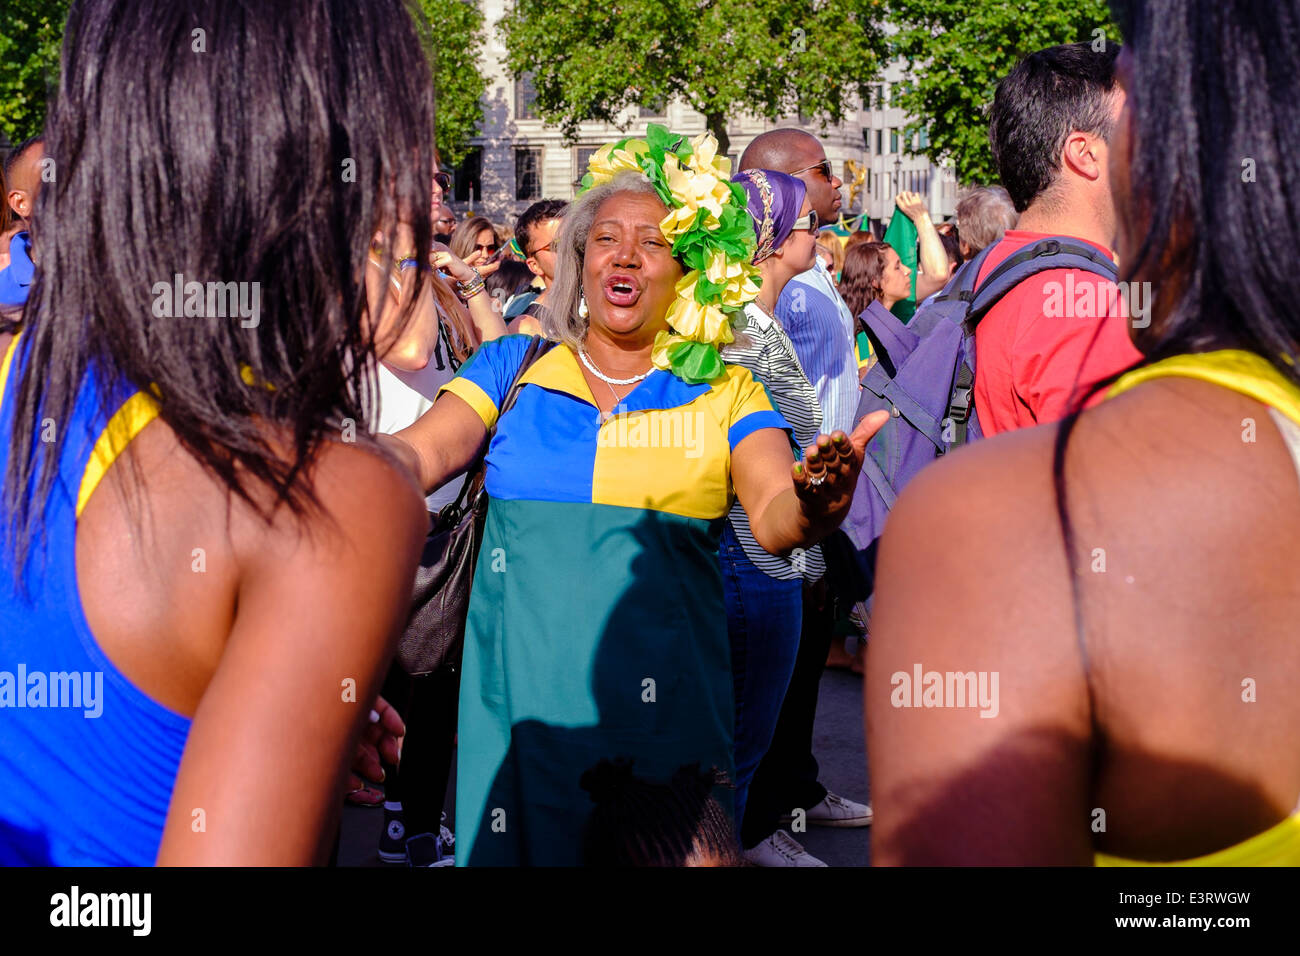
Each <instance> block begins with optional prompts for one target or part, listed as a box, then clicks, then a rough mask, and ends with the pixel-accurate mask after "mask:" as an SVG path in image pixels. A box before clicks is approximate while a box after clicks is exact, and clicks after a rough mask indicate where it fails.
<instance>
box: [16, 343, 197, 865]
mask: <svg viewBox="0 0 1300 956" xmlns="http://www.w3.org/2000/svg"><path fill="white" fill-rule="evenodd" d="M18 344H19V343H18V342H17V341H15V343H14V347H12V348H10V349H9V353H8V354H7V355H5V356H4V357H3V364H2V365H0V475H3V474H4V470H5V469H6V468H7V467H8V457H9V443H10V437H11V434H12V431H13V416H14V404H15V395H16V388H17V382H18V379H19V378H20V368H21V363H22V362H23V361H24V357H23V356H21V355H20V354H19V353H20V351H21V350H20V348H19V347H18ZM119 393H120V401H118V400H116V399H115V400H114V402H113V403H112V405H113V407H112V408H110V409H109V410H108V412H107V413H105V410H104V409H103V408H101V407H100V403H99V401H98V399H97V395H96V388H95V376H94V374H93V373H92V374H89V375H87V377H86V381H85V382H84V383H83V387H82V389H81V392H80V394H79V396H78V399H77V402H76V406H75V409H74V411H73V414H72V417H71V419H70V421H69V422H68V424H67V427H66V428H65V429H64V432H65V433H64V434H63V435H62V436H57V435H52V436H51V437H52V439H54V440H59V443H60V446H61V456H60V464H59V476H58V479H57V480H56V481H55V483H54V486H53V488H52V490H51V494H50V496H49V498H48V500H47V501H46V504H45V513H44V522H43V531H44V534H43V536H42V537H39V538H37V539H36V540H35V541H33V543H32V546H31V549H30V551H29V555H30V557H29V560H28V562H27V564H26V567H25V568H24V573H23V580H24V582H25V594H24V593H21V592H20V591H19V589H18V588H17V587H16V585H15V580H14V577H15V576H14V560H13V556H12V555H11V554H10V553H9V549H8V548H7V547H4V545H3V541H0V865H15V864H28V865H46V866H48V865H54V866H67V865H74V866H77V865H82V866H84V865H100V864H102V865H115V866H152V865H153V863H154V860H155V858H156V857H157V854H158V845H159V843H160V842H161V840H162V831H163V824H164V823H165V821H166V819H167V809H168V805H169V804H170V802H171V794H172V788H173V786H174V785H175V782H176V771H177V768H178V767H179V765H180V760H181V754H182V752H183V751H184V749H185V740H186V737H187V736H188V734H189V729H190V721H189V719H188V718H186V717H183V716H181V715H180V714H177V713H175V712H173V711H171V710H169V709H168V708H166V707H163V706H162V705H161V704H158V703H156V702H155V701H153V700H152V699H151V698H149V697H148V696H146V695H145V694H144V693H143V692H141V691H140V690H139V689H138V688H137V687H135V686H134V685H133V684H132V683H131V682H130V681H129V680H128V679H127V678H126V677H125V675H123V674H122V672H121V671H119V670H118V669H117V668H116V667H114V666H113V664H112V662H111V661H109V659H108V658H107V657H106V656H105V655H104V653H103V651H102V650H100V647H99V645H98V643H96V641H95V636H94V635H93V634H92V633H91V631H90V626H89V625H88V624H87V622H86V617H85V614H84V613H83V611H82V607H81V597H80V593H79V591H78V588H77V569H76V547H75V546H76V531H77V518H78V516H79V515H80V513H81V510H82V508H83V507H84V506H85V503H86V502H87V501H88V500H89V498H90V494H91V492H93V491H94V489H95V486H96V485H97V484H98V481H99V479H100V478H101V477H103V474H104V473H105V472H106V471H107V469H108V467H109V466H110V465H111V464H112V463H113V461H114V459H115V458H116V457H117V456H118V455H119V454H121V452H122V450H123V449H124V448H125V447H126V444H127V443H129V442H130V440H131V439H132V438H134V437H135V435H137V434H138V433H139V431H140V429H142V428H143V427H144V425H146V424H147V423H148V422H149V421H151V420H152V419H153V418H154V417H156V414H157V408H156V405H155V404H154V403H153V401H152V400H151V399H150V398H149V396H147V395H144V394H143V393H138V392H134V390H133V389H131V388H129V387H124V388H122V389H120V390H119ZM49 424H50V425H51V426H52V424H53V423H49ZM37 433H38V434H40V433H41V432H40V430H39V429H38V431H37Z"/></svg>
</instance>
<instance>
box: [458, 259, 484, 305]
mask: <svg viewBox="0 0 1300 956" xmlns="http://www.w3.org/2000/svg"><path fill="white" fill-rule="evenodd" d="M470 271H472V272H473V273H474V277H473V278H472V279H466V280H465V281H464V282H461V281H459V280H457V282H456V291H457V292H458V293H459V294H460V297H461V298H462V299H464V300H465V301H466V302H468V301H469V300H470V299H472V298H474V296H476V295H478V294H479V293H480V292H482V291H483V290H484V289H485V288H487V283H486V282H485V281H484V279H483V277H482V276H481V275H479V271H478V270H477V269H474V268H473V267H471V270H470Z"/></svg>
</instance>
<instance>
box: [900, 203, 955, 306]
mask: <svg viewBox="0 0 1300 956" xmlns="http://www.w3.org/2000/svg"><path fill="white" fill-rule="evenodd" d="M894 202H895V203H897V204H898V208H899V209H900V210H901V211H902V213H903V215H905V216H906V217H907V218H908V219H910V220H912V224H913V225H915V226H916V238H917V242H918V243H919V245H920V255H919V260H920V266H921V271H920V273H919V274H918V275H917V277H916V301H917V302H920V301H922V300H923V299H925V298H927V297H928V296H931V295H933V294H934V293H936V292H938V291H939V290H940V289H942V288H943V287H944V286H945V285H947V284H948V253H946V252H944V251H943V240H942V239H940V238H939V231H938V230H937V229H935V228H934V223H933V222H932V221H931V220H930V212H929V210H928V209H926V208H925V199H924V197H923V196H921V195H920V194H919V193H913V192H907V191H904V192H901V193H899V194H898V196H897V197H896V198H895V199H894Z"/></svg>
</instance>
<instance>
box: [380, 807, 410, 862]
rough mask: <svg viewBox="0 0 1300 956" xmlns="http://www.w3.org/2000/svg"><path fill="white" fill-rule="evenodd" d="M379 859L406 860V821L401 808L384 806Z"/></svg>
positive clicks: (386, 860) (389, 860) (388, 860)
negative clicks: (392, 808)
mask: <svg viewBox="0 0 1300 956" xmlns="http://www.w3.org/2000/svg"><path fill="white" fill-rule="evenodd" d="M379 859H381V860H383V861H384V862H385V863H405V862H406V823H405V821H404V820H403V819H402V811H401V810H389V809H388V808H386V807H385V808H384V832H383V834H382V835H381V836H380V837H379Z"/></svg>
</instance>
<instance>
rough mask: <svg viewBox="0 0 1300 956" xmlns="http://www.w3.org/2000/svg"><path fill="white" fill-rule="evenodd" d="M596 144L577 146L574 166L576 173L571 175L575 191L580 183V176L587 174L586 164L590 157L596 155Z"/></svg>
mask: <svg viewBox="0 0 1300 956" xmlns="http://www.w3.org/2000/svg"><path fill="white" fill-rule="evenodd" d="M597 149H599V147H597V146H579V147H578V148H577V150H576V152H575V154H574V155H575V157H576V159H575V161H574V168H575V169H576V170H577V175H575V176H574V177H573V188H574V190H575V191H576V190H577V189H578V188H579V187H580V186H581V185H582V177H583V176H585V175H587V166H588V164H589V163H590V162H591V157H592V156H594V155H596V150H597Z"/></svg>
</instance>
